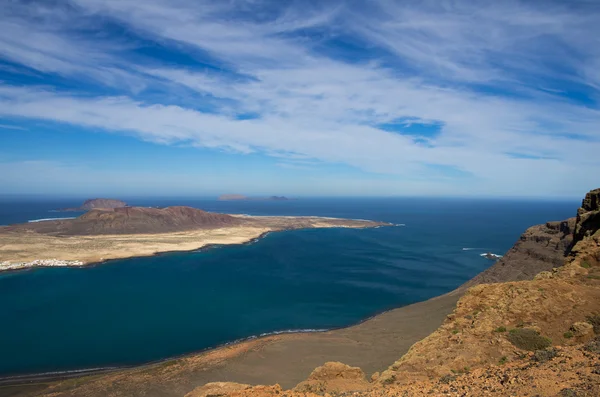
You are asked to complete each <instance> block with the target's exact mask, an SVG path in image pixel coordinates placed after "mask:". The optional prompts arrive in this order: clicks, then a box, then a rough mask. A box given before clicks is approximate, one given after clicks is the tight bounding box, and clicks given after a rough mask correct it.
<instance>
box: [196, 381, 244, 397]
mask: <svg viewBox="0 0 600 397" xmlns="http://www.w3.org/2000/svg"><path fill="white" fill-rule="evenodd" d="M250 387H251V386H250V385H246V384H243V383H235V382H211V383H207V384H205V385H204V386H200V387H197V388H195V389H194V390H192V391H191V392H189V393H188V394H186V395H185V397H219V396H227V395H229V394H230V393H232V392H235V391H240V390H245V389H248V388H250Z"/></svg>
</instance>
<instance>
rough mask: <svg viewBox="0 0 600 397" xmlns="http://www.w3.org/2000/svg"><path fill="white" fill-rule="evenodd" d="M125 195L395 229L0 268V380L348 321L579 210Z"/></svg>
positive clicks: (3, 216)
mask: <svg viewBox="0 0 600 397" xmlns="http://www.w3.org/2000/svg"><path fill="white" fill-rule="evenodd" d="M129 201H130V203H132V204H139V205H170V204H187V205H192V206H196V207H199V208H204V209H208V210H213V211H224V212H237V213H250V214H263V215H309V214H310V215H321V216H338V217H347V218H361V219H374V220H381V221H387V222H392V223H402V224H406V226H398V227H385V228H378V229H365V230H350V229H322V230H318V229H313V230H297V231H287V232H280V233H272V234H269V235H267V236H266V237H265V238H263V239H261V240H259V241H258V242H256V243H254V244H250V245H239V246H226V247H218V248H212V249H209V250H204V251H200V252H192V253H177V254H165V255H160V256H155V257H149V258H134V259H127V260H118V261H111V262H109V263H106V264H102V265H97V266H92V267H87V268H46V269H34V270H27V271H19V272H12V273H1V274H0V301H1V302H3V304H2V305H1V306H0V319H1V320H0V321H1V323H0V376H12V375H17V374H28V373H40V372H53V371H68V370H76V369H83V368H98V367H111V366H122V365H133V364H138V363H143V362H148V361H153V360H158V359H162V358H166V357H172V356H176V355H180V354H185V353H189V352H193V351H199V350H202V349H206V348H209V347H213V346H217V345H220V344H223V343H228V342H231V341H234V340H238V339H242V338H247V337H251V336H253V335H260V334H262V333H270V332H278V331H285V330H298V329H327V328H333V327H341V326H347V325H350V324H354V323H356V322H358V321H361V320H363V319H365V318H367V317H369V316H372V315H374V314H376V313H378V312H381V311H384V310H387V309H390V308H393V307H398V306H402V305H406V304H409V303H412V302H416V301H421V300H424V299H427V298H430V297H433V296H436V295H439V294H441V293H444V292H447V291H450V290H452V289H454V288H455V287H457V286H458V285H460V284H462V283H463V282H465V281H467V280H468V279H470V278H471V277H473V276H474V275H475V274H477V273H479V272H480V271H482V270H484V269H485V268H486V267H488V266H490V265H491V264H492V262H490V261H488V260H486V259H484V258H482V257H480V256H479V254H480V253H482V252H485V251H491V252H494V253H503V252H505V251H506V250H507V249H508V248H510V247H511V246H512V244H513V243H514V241H515V240H516V239H517V238H518V237H519V235H520V233H521V232H522V231H523V230H524V229H525V228H526V227H528V226H530V225H532V224H537V223H541V222H545V221H547V220H552V219H556V220H558V219H564V218H567V217H569V216H572V215H573V214H574V213H575V210H576V208H577V206H578V205H579V203H578V202H564V203H551V202H543V203H535V202H515V201H490V200H487V201H486V200H433V199H430V200H416V199H338V200H330V199H306V200H298V201H289V202H239V203H233V202H218V201H216V200H208V199H206V200H187V201H186V200H158V199H156V200H148V199H146V200H140V199H138V200H135V199H132V200H129ZM3 204H4V205H2V206H1V208H2V211H0V224H3V223H4V224H6V223H11V222H23V221H27V220H31V219H40V218H46V217H51V216H69V215H68V214H64V213H48V210H49V209H53V208H57V207H58V208H60V207H63V206H64V207H66V206H69V205H60V203H57V202H40V201H23V202H20V203H14V202H13V203H10V202H8V201H6V202H4V203H3ZM49 215H50V216H49ZM463 248H473V249H472V250H463ZM0 259H1V258H0Z"/></svg>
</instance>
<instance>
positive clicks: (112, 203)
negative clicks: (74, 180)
mask: <svg viewBox="0 0 600 397" xmlns="http://www.w3.org/2000/svg"><path fill="white" fill-rule="evenodd" d="M123 207H127V203H126V202H124V201H121V200H115V199H106V198H95V199H89V200H86V201H84V202H83V204H81V206H80V207H75V208H62V209H60V210H57V211H60V212H75V211H90V210H93V209H96V208H123Z"/></svg>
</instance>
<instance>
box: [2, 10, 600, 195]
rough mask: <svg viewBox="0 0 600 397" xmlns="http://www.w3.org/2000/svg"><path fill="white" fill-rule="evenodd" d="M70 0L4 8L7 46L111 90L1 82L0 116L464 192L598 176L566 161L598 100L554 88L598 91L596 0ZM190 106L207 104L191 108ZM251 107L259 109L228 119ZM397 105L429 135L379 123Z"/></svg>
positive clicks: (578, 149) (562, 184)
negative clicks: (102, 27)
mask: <svg viewBox="0 0 600 397" xmlns="http://www.w3.org/2000/svg"><path fill="white" fill-rule="evenodd" d="M73 3H74V4H76V5H77V8H74V9H69V12H66V13H65V12H63V11H53V10H52V9H50V10H49V11H47V10H46V11H44V12H46V13H52V12H58V13H59V15H60V16H61V18H62V19H61V18H57V19H52V18H47V19H44V23H42V24H40V26H36V25H35V24H34V23H32V22H31V21H30V20H28V19H27V18H24V17H23V16H22V15H21V14H19V13H18V12H15V13H14V15H12V16H11V18H10V19H9V18H6V19H5V20H2V19H1V18H0V25H1V26H4V27H5V28H7V29H8V30H7V31H10V32H13V34H11V35H10V37H9V36H8V35H7V36H6V37H2V38H0V49H2V50H3V53H4V55H3V56H4V57H6V58H8V59H10V60H11V61H13V62H17V63H21V64H24V65H27V66H29V67H30V68H33V69H36V70H39V71H41V72H52V73H57V74H60V75H63V76H68V77H70V78H82V75H85V76H86V77H87V78H92V79H94V80H96V81H99V82H100V83H102V84H105V85H108V86H111V87H113V88H114V87H120V88H123V90H122V91H123V92H122V96H120V97H115V96H106V95H100V96H99V95H97V94H96V95H95V96H89V95H86V96H85V97H82V96H81V95H74V94H73V93H69V92H57V91H54V90H50V89H48V88H42V87H34V86H30V87H28V88H18V87H15V86H11V85H8V84H5V85H3V86H0V115H4V116H10V117H14V116H19V117H26V118H39V119H48V120H54V121H60V122H65V123H70V124H75V125H81V126H87V127H94V128H102V129H105V130H107V131H114V132H119V131H121V132H126V133H130V134H135V135H136V136H139V137H140V138H142V139H145V140H148V141H152V142H157V143H161V144H172V143H178V142H185V143H188V144H192V145H196V146H202V147H208V148H215V149H220V150H228V151H237V152H241V153H250V152H260V153H265V154H267V155H270V156H276V157H283V158H302V159H306V160H308V161H317V163H316V164H317V166H318V164H319V163H321V162H324V163H340V164H346V165H350V166H353V167H356V168H357V169H361V170H363V171H366V172H372V173H381V174H387V175H390V176H391V177H394V178H397V180H398V184H403V185H404V186H406V184H409V183H415V185H414V186H417V185H418V186H420V187H419V189H420V191H429V190H435V189H436V188H439V189H440V191H442V192H449V191H450V190H456V189H454V188H451V187H450V183H451V182H454V183H456V184H457V186H461V187H462V188H464V189H469V192H473V193H476V194H482V193H485V192H488V193H490V194H510V195H529V194H533V193H537V192H539V193H540V194H544V193H553V194H555V193H561V194H564V193H565V192H572V193H573V194H580V193H581V191H582V190H585V189H586V188H589V187H592V186H593V184H594V183H597V180H596V179H595V176H594V175H593V173H587V174H586V173H585V172H581V171H580V170H582V169H598V167H600V160H599V159H598V156H597V153H599V152H600V131H599V127H598V126H599V125H600V112H599V111H598V110H597V109H596V108H594V107H589V106H583V105H581V104H579V102H577V101H571V100H569V98H568V97H565V96H564V95H563V93H562V92H560V90H557V87H556V84H557V83H556V81H559V80H560V81H569V84H586V85H587V89H588V90H589V91H590V92H593V95H596V96H597V92H595V91H594V90H595V89H596V88H597V87H598V84H600V80H598V76H599V75H598V74H597V73H595V69H594V65H596V64H597V62H598V59H600V45H598V44H599V43H598V40H599V39H598V37H600V28H598V27H597V26H596V25H597V24H595V23H593V20H594V18H593V17H594V16H596V17H597V16H599V15H600V13H599V12H598V10H597V9H589V8H584V9H580V8H577V7H567V6H564V5H561V4H559V3H552V4H547V5H546V4H545V5H544V6H543V7H542V6H540V5H539V4H537V3H534V2H516V1H511V2H486V3H485V6H484V3H482V2H473V3H472V2H466V1H464V2H453V3H447V4H446V3H444V4H442V3H438V2H392V1H385V0H381V1H379V2H378V6H377V7H374V8H372V9H351V8H349V7H348V6H347V5H345V3H338V4H336V5H333V6H327V8H324V9H323V8H322V9H317V8H311V7H302V8H299V7H296V8H294V7H290V8H286V9H285V10H283V11H282V12H280V13H275V15H276V16H275V17H269V18H267V17H265V16H261V15H258V14H256V13H253V12H252V11H254V10H255V9H254V8H252V7H253V6H255V5H252V4H250V3H246V2H243V1H242V2H218V3H215V2H194V3H190V2H179V1H176V2H171V1H166V0H164V1H163V0H152V1H147V2H144V3H143V4H142V3H140V2H139V1H133V0H120V1H116V0H115V1H112V0H86V1H74V2H73ZM259 3H260V2H259ZM448 4H450V5H448ZM592 6H593V4H592ZM581 7H586V6H585V5H583V4H582V5H581ZM73 10H75V11H73ZM240 10H241V11H244V10H246V11H248V10H249V15H252V18H249V17H248V16H247V15H245V14H243V13H240ZM255 14H256V15H255ZM78 15H81V16H82V17H84V18H85V20H92V21H95V20H98V19H101V18H107V17H108V18H113V19H114V21H118V23H120V24H123V25H124V26H127V28H128V29H132V31H134V32H136V33H137V34H139V35H141V36H143V37H146V38H148V39H153V40H157V41H159V42H160V43H162V44H163V45H168V46H173V45H174V44H173V43H175V42H177V43H180V44H182V45H185V46H188V47H186V51H189V52H190V53H192V54H194V52H198V54H196V55H195V56H200V55H199V54H201V53H204V52H205V53H208V54H209V55H210V57H211V58H212V59H213V60H214V61H215V62H216V63H218V64H220V65H222V67H223V68H225V69H227V70H228V71H226V72H218V71H215V70H210V69H206V68H194V66H191V65H187V66H186V65H173V64H171V63H169V62H168V60H165V62H162V63H161V62H159V60H157V59H151V62H149V63H146V62H142V61H141V60H140V58H139V57H133V56H132V55H131V54H130V53H129V52H128V45H133V44H131V43H128V44H127V45H126V44H124V42H119V41H117V42H116V43H115V42H114V39H112V38H106V37H99V35H90V34H89V32H87V33H86V34H84V33H85V32H84V33H82V31H81V30H76V31H75V34H73V29H71V28H68V29H67V28H65V25H66V23H67V22H68V21H70V20H72V18H75V17H76V16H78ZM307 29H318V30H322V31H324V32H326V33H324V34H325V36H327V37H333V36H335V35H337V34H344V35H347V36H349V37H350V36H351V37H354V38H355V39H356V40H361V42H362V43H367V44H366V45H367V46H371V47H372V48H383V49H385V50H387V51H390V52H391V53H392V54H393V57H392V58H391V59H392V60H391V61H390V58H389V57H383V58H381V60H379V61H373V60H372V59H369V60H364V61H362V62H357V61H359V60H356V59H346V58H345V57H335V58H334V57H331V56H329V55H328V53H327V52H325V51H323V50H319V49H318V46H319V44H320V39H319V36H311V35H310V34H305V33H304V32H306V30H307ZM594 32H596V33H598V34H593V33H594ZM90 36H91V37H90ZM365 51H366V50H365ZM566 54H571V57H570V58H569V57H566ZM541 82H546V83H548V84H547V86H544V87H541V86H540V84H541ZM474 84H477V85H474ZM481 84H484V85H485V89H481V86H480V85H481ZM146 87H152V88H153V89H158V90H161V91H162V92H164V93H165V95H164V96H163V97H161V99H160V103H157V102H156V100H155V98H156V96H153V97H152V99H154V101H153V100H151V99H148V97H146V96H144V95H143V94H144V91H143V90H144V88H146ZM177 87H179V88H177ZM182 87H185V89H187V90H190V91H191V92H193V93H194V94H191V95H190V96H188V97H187V98H192V99H193V101H190V102H189V103H186V104H185V105H182V104H181V103H179V102H170V98H171V97H170V95H171V94H172V93H174V92H178V91H177V90H181V89H182ZM561 87H562V86H561ZM595 87H596V88H595ZM567 88H568V87H567ZM506 93H509V94H510V95H506ZM136 94H139V95H136ZM195 101H197V102H195ZM174 103H176V104H174ZM203 103H210V104H211V105H212V106H213V107H214V109H213V110H212V111H211V112H210V113H206V112H202V111H199V110H197V109H199V108H201V105H202V104H203ZM247 114H250V115H255V117H250V118H244V119H238V117H237V116H239V115H247ZM405 118H410V119H411V120H416V121H417V122H423V123H432V122H436V123H440V124H441V125H442V130H441V133H440V134H439V135H438V136H435V137H430V138H429V139H428V141H429V145H423V144H421V143H418V142H415V141H414V140H413V139H412V138H411V137H409V136H404V135H401V134H396V133H393V132H386V131H382V130H380V129H378V128H376V126H377V125H378V124H381V123H386V122H391V121H394V120H399V119H405ZM575 136H578V137H579V138H580V139H573V137H575ZM511 154H517V155H521V156H522V157H524V156H529V157H538V158H539V159H532V158H529V159H527V158H515V156H514V155H511ZM517 157H518V156H517ZM284 164H288V165H285V166H287V167H290V166H291V167H297V166H298V164H297V163H294V162H290V163H284ZM289 164H291V165H289ZM429 164H440V165H446V166H448V167H450V168H448V170H450V171H451V170H453V169H457V170H460V171H462V172H463V174H466V175H471V177H468V178H464V177H463V178H458V177H456V176H455V175H452V174H444V173H443V172H442V173H440V171H439V168H432V167H430V166H429ZM300 166H302V164H300ZM575 174H577V176H576V177H575V176H574V175H575ZM415 181H418V183H416V182H415ZM424 186H429V188H425V187H424ZM393 190H394V191H395V189H392V188H390V190H389V191H393ZM384 191H385V190H384ZM417 193H418V192H417Z"/></svg>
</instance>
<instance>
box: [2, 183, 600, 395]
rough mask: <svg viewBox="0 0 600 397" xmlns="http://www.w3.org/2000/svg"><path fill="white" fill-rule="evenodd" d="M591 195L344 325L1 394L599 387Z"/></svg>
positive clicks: (595, 197) (595, 209) (596, 204)
mask: <svg viewBox="0 0 600 397" xmlns="http://www.w3.org/2000/svg"><path fill="white" fill-rule="evenodd" d="M599 198H600V189H597V190H595V191H592V192H590V193H588V195H587V196H586V199H585V200H584V201H583V204H582V207H581V208H580V210H579V211H578V214H577V218H576V219H574V220H570V221H565V222H566V223H565V222H563V223H560V222H559V223H551V224H550V225H544V226H535V227H532V228H530V229H528V230H527V231H526V232H525V233H524V234H523V236H522V237H521V239H520V240H519V242H517V244H515V247H514V248H513V249H512V250H511V252H510V253H509V254H507V255H506V256H505V257H504V258H503V260H502V261H499V262H497V263H496V264H495V265H494V266H492V268H491V269H490V270H488V271H486V273H485V274H486V275H487V276H486V277H488V276H489V275H492V276H493V277H495V281H496V282H495V283H483V282H482V279H483V276H481V277H479V279H477V278H476V280H478V281H476V282H473V283H467V284H465V285H464V286H462V287H460V288H459V289H457V290H456V291H453V292H452V293H450V294H446V295H443V296H441V297H438V298H434V299H431V300H429V301H426V302H422V303H417V304H414V305H410V306H407V307H404V308H400V309H396V310H392V311H390V312H387V313H384V314H381V315H379V316H376V317H374V318H372V319H370V320H368V321H365V322H364V323H362V324H359V325H356V326H354V327H349V328H346V329H340V330H335V331H329V332H325V333H318V334H290V335H275V336H269V337H265V338H259V339H255V340H250V341H247V342H243V343H239V344H235V345H231V346H226V347H222V348H218V349H214V350H211V351H207V352H204V353H200V354H192V355H190V356H187V357H183V358H180V359H174V360H168V361H164V362H161V363H157V364H152V365H146V366H142V367H138V368H132V369H127V370H121V371H116V372H112V373H108V374H93V375H89V376H87V377H80V378H73V379H66V380H63V381H55V382H51V381H47V380H43V379H38V380H35V381H34V380H31V381H29V382H12V383H10V382H5V383H4V385H2V386H0V395H6V396H8V395H11V396H38V395H42V396H186V397H205V396H276V395H285V396H290V397H291V396H298V397H300V396H315V395H319V396H342V395H352V396H388V395H390V396H430V395H433V396H511V395H512V396H540V397H542V396H560V397H576V396H579V397H584V396H585V397H587V396H589V397H592V396H598V395H600V229H599V220H600V199H599ZM563 225H568V230H567V229H565V228H564V226H563ZM557 253H558V254H557ZM528 256H532V257H535V258H536V259H540V260H539V261H534V262H528V261H527V257H528ZM511 258H512V259H511ZM543 258H549V259H550V260H549V261H550V262H551V263H552V264H551V265H549V264H548V263H546V262H547V260H546V259H543ZM520 268H521V271H519V269H520ZM546 268H547V270H546ZM540 269H541V270H540ZM537 270H539V271H537ZM536 271H537V273H536ZM257 385H258V386H257ZM260 385H267V386H260Z"/></svg>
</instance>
